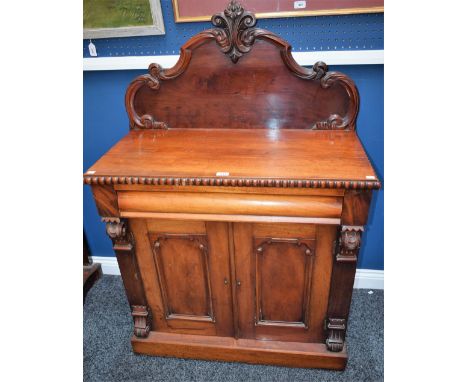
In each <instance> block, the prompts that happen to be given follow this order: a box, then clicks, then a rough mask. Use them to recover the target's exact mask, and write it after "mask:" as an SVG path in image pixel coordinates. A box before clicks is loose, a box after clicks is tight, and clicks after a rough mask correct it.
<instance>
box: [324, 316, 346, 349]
mask: <svg viewBox="0 0 468 382" xmlns="http://www.w3.org/2000/svg"><path fill="white" fill-rule="evenodd" d="M326 329H327V331H328V337H327V339H326V341H325V344H326V345H327V349H328V350H330V351H333V352H339V351H342V350H343V346H344V337H345V332H346V320H345V319H344V318H328V319H327V320H326Z"/></svg>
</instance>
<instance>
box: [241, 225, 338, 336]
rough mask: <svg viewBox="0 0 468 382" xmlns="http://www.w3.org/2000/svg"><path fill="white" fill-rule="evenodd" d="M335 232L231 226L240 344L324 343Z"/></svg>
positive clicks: (319, 228) (303, 227) (316, 227)
mask: <svg viewBox="0 0 468 382" xmlns="http://www.w3.org/2000/svg"><path fill="white" fill-rule="evenodd" d="M335 235H336V226H323V225H310V224H279V223H271V224H270V223H265V224H263V223H253V224H248V223H235V224H234V225H233V238H234V247H235V264H236V280H237V288H236V289H237V296H236V298H237V306H238V311H239V323H238V324H239V332H238V336H240V337H242V338H254V339H262V340H277V341H297V342H323V341H324V340H325V333H324V329H323V323H324V319H325V317H326V312H327V305H328V292H329V286H330V279H331V270H332V248H333V241H334V240H335Z"/></svg>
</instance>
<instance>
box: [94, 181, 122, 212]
mask: <svg viewBox="0 0 468 382" xmlns="http://www.w3.org/2000/svg"><path fill="white" fill-rule="evenodd" d="M91 189H92V191H93V198H94V202H95V203H96V207H97V209H98V213H99V215H100V216H103V217H105V216H119V205H118V201H117V193H116V192H115V190H114V188H113V187H112V186H111V185H98V186H92V187H91Z"/></svg>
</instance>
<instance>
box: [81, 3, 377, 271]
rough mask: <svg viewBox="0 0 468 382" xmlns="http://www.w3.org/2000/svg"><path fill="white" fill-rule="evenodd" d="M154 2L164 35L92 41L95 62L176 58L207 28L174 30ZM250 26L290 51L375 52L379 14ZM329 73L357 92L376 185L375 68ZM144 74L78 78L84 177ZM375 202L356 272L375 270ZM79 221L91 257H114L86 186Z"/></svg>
mask: <svg viewBox="0 0 468 382" xmlns="http://www.w3.org/2000/svg"><path fill="white" fill-rule="evenodd" d="M161 4H162V8H163V15H164V23H165V26H166V35H165V36H147V37H135V38H120V39H100V40H93V43H94V44H95V45H96V47H97V51H98V54H99V56H126V55H158V54H177V53H178V49H179V47H180V45H182V44H183V42H184V41H185V40H186V39H187V38H189V37H190V36H191V35H192V34H194V33H196V32H198V31H200V30H202V29H206V28H208V27H209V23H184V24H175V23H174V21H173V20H174V18H173V14H172V7H171V5H170V4H171V2H170V0H162V1H161ZM257 25H258V26H259V27H261V28H266V29H269V30H271V31H273V32H276V33H278V34H280V35H281V36H282V37H284V38H286V39H287V40H288V41H289V42H290V43H291V45H292V46H293V50H296V51H300V50H302V51H304V50H306V51H308V50H318V51H320V50H355V49H360V50H362V49H383V14H364V15H348V16H329V17H301V18H284V19H268V20H266V19H265V20H259V21H258V24H257ZM87 44H88V41H87V40H86V41H83V55H84V56H85V57H88V56H89V53H88V51H87ZM330 70H338V71H341V72H343V73H346V74H348V75H349V76H350V77H351V78H353V80H354V81H355V83H356V85H357V87H358V89H359V93H360V96H361V109H360V113H359V116H358V121H357V130H358V135H359V137H360V138H361V141H362V143H363V145H364V148H365V150H366V151H367V154H368V155H369V157H370V160H371V162H372V164H373V165H374V168H375V169H376V171H377V174H378V176H379V178H380V179H381V180H383V171H384V163H383V72H384V69H383V65H360V66H353V65H350V66H332V67H330ZM145 72H146V71H140V70H122V71H96V72H84V74H83V76H84V78H83V81H84V88H83V94H84V100H83V113H84V116H83V121H84V126H83V129H84V148H83V167H84V171H85V170H87V169H88V168H89V167H90V166H91V165H92V164H93V163H94V162H95V161H96V160H97V159H99V158H100V157H101V156H102V155H103V154H104V153H105V152H106V151H107V150H109V149H110V148H111V147H112V146H113V145H114V144H115V143H116V142H117V141H118V140H119V139H121V138H122V137H123V136H124V135H125V134H126V133H127V132H128V118H127V114H126V112H125V107H124V95H125V90H126V88H127V86H128V84H129V83H130V81H131V80H132V79H133V78H135V77H136V76H138V75H140V74H143V73H145ZM383 200H384V191H383V189H382V190H380V191H379V192H374V198H373V201H372V205H371V210H370V216H369V225H368V227H367V231H366V233H365V234H364V242H363V245H364V247H363V250H362V251H361V254H360V258H359V263H358V267H359V268H364V269H383V259H384V255H383V254H384V250H383ZM83 223H84V229H85V232H86V235H87V237H88V241H89V245H90V248H91V252H92V254H93V256H114V253H113V251H112V246H111V242H110V240H109V239H108V238H107V236H106V234H105V228H104V225H103V223H101V221H100V217H99V215H98V213H97V210H96V207H95V205H94V201H93V197H92V194H91V189H90V187H88V186H86V187H84V195H83Z"/></svg>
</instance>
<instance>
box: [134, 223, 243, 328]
mask: <svg viewBox="0 0 468 382" xmlns="http://www.w3.org/2000/svg"><path fill="white" fill-rule="evenodd" d="M137 220H138V221H139V222H140V226H141V227H140V230H139V232H137V233H136V236H137V238H136V241H137V242H142V243H143V245H144V246H145V247H146V248H144V249H142V253H145V257H144V260H143V261H144V262H145V263H146V265H145V267H144V271H143V276H144V279H145V283H146V282H147V283H148V284H150V285H149V288H150V290H149V291H148V292H149V293H150V294H151V295H152V298H151V299H150V305H151V307H152V308H153V310H154V311H155V312H156V314H155V324H156V325H157V326H159V330H161V331H168V332H177V333H197V334H204V335H218V336H232V335H233V333H234V327H233V323H232V320H233V315H232V305H231V299H232V298H231V287H230V270H229V249H228V240H227V224H226V223H214V222H213V223H206V224H204V223H203V222H186V221H172V222H171V221H167V222H165V221H154V220H148V221H144V220H141V219H137ZM200 246H203V248H201V247H200ZM148 248H149V250H148ZM150 251H151V252H152V254H150V253H149V252H150ZM148 263H150V264H148ZM151 263H152V264H151ZM154 294H156V296H154ZM155 297H156V298H155ZM153 304H154V305H153Z"/></svg>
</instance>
